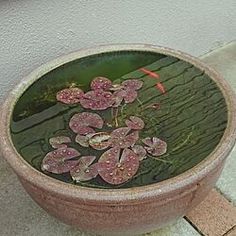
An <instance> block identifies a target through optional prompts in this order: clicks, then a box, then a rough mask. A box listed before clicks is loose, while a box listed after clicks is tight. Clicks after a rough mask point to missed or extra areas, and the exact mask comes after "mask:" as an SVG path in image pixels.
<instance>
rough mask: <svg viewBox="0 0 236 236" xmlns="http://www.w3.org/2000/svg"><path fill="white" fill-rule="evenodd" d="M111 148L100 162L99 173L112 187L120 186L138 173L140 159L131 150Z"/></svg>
mask: <svg viewBox="0 0 236 236" xmlns="http://www.w3.org/2000/svg"><path fill="white" fill-rule="evenodd" d="M120 153H121V149H119V148H111V149H109V150H108V151H106V152H104V153H103V154H102V156H101V157H100V159H99V161H98V173H99V175H100V176H101V178H102V179H103V180H104V181H105V182H107V183H109V184H112V185H119V184H122V183H125V182H127V181H128V180H130V179H131V178H132V177H133V176H134V175H135V174H136V172H137V171H138V168H139V159H138V157H137V155H136V154H135V153H134V152H133V151H132V150H130V149H128V148H126V149H124V150H123V152H122V155H121V157H120Z"/></svg>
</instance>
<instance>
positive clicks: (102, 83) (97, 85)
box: [90, 77, 112, 90]
mask: <svg viewBox="0 0 236 236" xmlns="http://www.w3.org/2000/svg"><path fill="white" fill-rule="evenodd" d="M111 87H112V82H111V81H110V80H109V79H108V78H105V77H96V78H94V79H93V80H92V82H91V84H90V88H91V89H92V90H98V89H102V90H109V89H110V88H111Z"/></svg>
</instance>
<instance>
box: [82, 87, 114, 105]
mask: <svg viewBox="0 0 236 236" xmlns="http://www.w3.org/2000/svg"><path fill="white" fill-rule="evenodd" d="M114 102H115V99H114V97H113V95H112V93H111V92H107V91H104V90H102V89H98V90H94V91H89V92H87V93H85V94H84V96H83V97H82V98H81V99H80V104H81V106H82V107H83V108H87V109H91V110H105V109H107V108H109V107H111V106H112V105H113V104H114Z"/></svg>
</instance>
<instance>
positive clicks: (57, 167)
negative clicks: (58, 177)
mask: <svg viewBox="0 0 236 236" xmlns="http://www.w3.org/2000/svg"><path fill="white" fill-rule="evenodd" d="M78 156H80V153H79V152H78V151H77V150H76V149H74V148H59V149H57V150H54V151H51V152H49V153H47V154H46V156H45V157H44V159H43V161H42V165H41V169H42V170H43V171H48V172H50V173H54V174H62V173H66V172H69V171H70V170H71V169H72V168H73V167H74V166H76V165H77V163H78V160H71V159H72V158H75V157H78Z"/></svg>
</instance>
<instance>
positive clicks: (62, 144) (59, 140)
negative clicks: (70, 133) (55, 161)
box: [49, 136, 71, 148]
mask: <svg viewBox="0 0 236 236" xmlns="http://www.w3.org/2000/svg"><path fill="white" fill-rule="evenodd" d="M70 142H71V139H70V137H67V136H57V137H52V138H50V139H49V144H50V145H51V146H52V147H53V148H66V147H67V145H66V143H70Z"/></svg>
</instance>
